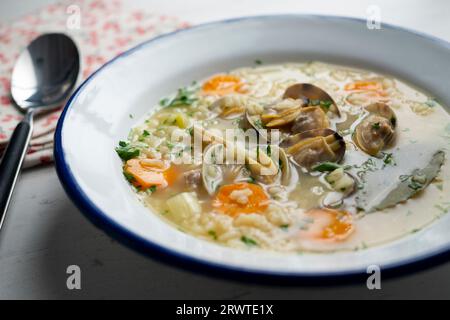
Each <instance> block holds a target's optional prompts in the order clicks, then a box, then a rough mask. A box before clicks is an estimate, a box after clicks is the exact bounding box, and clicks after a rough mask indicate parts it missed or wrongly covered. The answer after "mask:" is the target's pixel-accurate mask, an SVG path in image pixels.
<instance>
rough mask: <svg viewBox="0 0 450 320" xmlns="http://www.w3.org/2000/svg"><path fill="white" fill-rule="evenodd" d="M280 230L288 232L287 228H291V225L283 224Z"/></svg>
mask: <svg viewBox="0 0 450 320" xmlns="http://www.w3.org/2000/svg"><path fill="white" fill-rule="evenodd" d="M280 228H281V229H283V230H286V229H287V228H289V225H288V224H282V225H281V226H280Z"/></svg>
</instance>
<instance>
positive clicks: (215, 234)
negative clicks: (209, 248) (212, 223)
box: [208, 230, 217, 240]
mask: <svg viewBox="0 0 450 320" xmlns="http://www.w3.org/2000/svg"><path fill="white" fill-rule="evenodd" d="M208 234H209V235H210V236H211V237H212V238H213V239H214V240H217V233H216V232H215V231H214V230H209V231H208Z"/></svg>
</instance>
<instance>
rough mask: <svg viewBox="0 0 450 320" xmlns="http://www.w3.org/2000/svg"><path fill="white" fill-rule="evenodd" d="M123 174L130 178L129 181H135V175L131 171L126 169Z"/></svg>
mask: <svg viewBox="0 0 450 320" xmlns="http://www.w3.org/2000/svg"><path fill="white" fill-rule="evenodd" d="M123 175H124V176H125V179H127V180H128V182H133V181H134V177H133V175H132V174H130V173H128V172H126V171H124V172H123Z"/></svg>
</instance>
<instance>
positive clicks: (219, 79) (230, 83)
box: [202, 74, 245, 96]
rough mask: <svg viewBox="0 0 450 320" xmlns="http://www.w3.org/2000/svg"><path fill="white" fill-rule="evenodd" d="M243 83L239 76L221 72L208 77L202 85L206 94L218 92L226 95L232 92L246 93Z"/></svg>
mask: <svg viewBox="0 0 450 320" xmlns="http://www.w3.org/2000/svg"><path fill="white" fill-rule="evenodd" d="M242 86H243V83H242V81H241V79H240V78H239V77H236V76H233V75H227V74H219V75H216V76H214V77H212V78H210V79H208V80H207V81H206V82H205V83H204V84H203V87H202V92H203V93H204V94H217V95H220V96H224V95H227V94H231V93H244V92H245V90H243V88H242Z"/></svg>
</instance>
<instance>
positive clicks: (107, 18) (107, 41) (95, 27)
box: [0, 0, 189, 167]
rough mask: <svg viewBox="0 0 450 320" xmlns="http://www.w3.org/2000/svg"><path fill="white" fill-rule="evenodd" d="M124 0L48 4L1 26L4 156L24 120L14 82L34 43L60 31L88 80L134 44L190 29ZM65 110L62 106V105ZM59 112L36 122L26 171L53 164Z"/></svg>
mask: <svg viewBox="0 0 450 320" xmlns="http://www.w3.org/2000/svg"><path fill="white" fill-rule="evenodd" d="M125 2H126V1H124V0H71V1H62V2H59V3H57V4H54V5H49V6H47V7H44V8H42V9H40V10H39V11H37V12H35V13H33V14H29V15H27V16H24V17H22V18H21V19H19V20H17V21H15V22H13V23H11V24H8V25H6V24H0V157H1V154H2V153H3V151H4V149H5V147H6V145H7V143H8V140H9V138H10V136H11V134H12V132H13V130H14V128H15V127H16V125H17V123H18V122H19V121H21V119H22V117H23V115H22V114H21V113H20V111H18V109H17V108H16V107H14V106H13V104H12V103H11V97H10V78H11V72H12V69H13V66H14V63H15V61H16V59H17V58H18V56H19V54H20V52H21V51H22V50H23V49H24V48H25V47H26V46H27V45H28V43H30V42H31V41H32V40H33V39H34V38H36V37H37V36H39V35H40V34H43V33H47V32H62V33H65V34H67V35H69V36H70V37H72V39H73V40H74V41H75V43H76V44H77V46H78V49H79V51H80V62H81V75H80V77H79V79H80V80H84V79H85V78H86V77H88V76H89V75H90V74H91V73H92V72H93V71H95V70H96V69H97V68H98V67H100V66H101V65H102V64H104V63H105V62H106V61H108V60H110V59H112V58H113V57H114V56H116V55H118V54H120V53H121V52H123V51H125V50H127V49H129V48H131V47H133V46H134V45H136V44H138V43H140V42H142V41H144V40H147V39H150V38H152V37H154V36H157V35H159V34H162V33H167V32H170V31H173V30H176V29H179V28H185V27H188V26H189V25H188V24H187V23H186V22H183V21H181V20H179V19H178V18H176V17H171V16H166V15H160V14H155V13H153V12H150V11H143V10H136V9H134V10H133V9H129V8H127V6H126V4H125ZM61 107H62V106H61ZM60 113H61V108H59V109H58V110H56V111H52V112H50V113H46V114H44V115H41V116H39V117H36V118H35V124H34V132H33V137H32V140H31V145H30V148H29V149H28V152H27V155H26V157H25V162H24V167H32V166H36V165H40V164H44V163H49V162H52V161H53V134H54V130H55V127H56V123H57V120H58V118H59V115H60Z"/></svg>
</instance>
